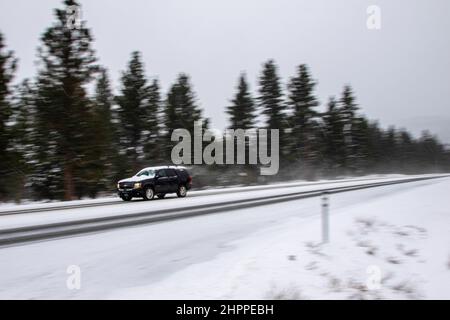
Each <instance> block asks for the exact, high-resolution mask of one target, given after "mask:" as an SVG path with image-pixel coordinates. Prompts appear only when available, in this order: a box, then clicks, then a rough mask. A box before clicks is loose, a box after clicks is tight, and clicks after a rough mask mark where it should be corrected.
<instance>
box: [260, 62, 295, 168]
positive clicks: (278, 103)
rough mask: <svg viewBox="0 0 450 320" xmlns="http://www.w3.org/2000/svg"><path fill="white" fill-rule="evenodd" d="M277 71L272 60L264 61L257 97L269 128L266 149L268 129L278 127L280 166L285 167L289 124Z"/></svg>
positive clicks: (287, 152) (268, 144)
mask: <svg viewBox="0 0 450 320" xmlns="http://www.w3.org/2000/svg"><path fill="white" fill-rule="evenodd" d="M277 73H278V70H277V66H276V64H275V62H274V61H273V60H269V61H267V62H266V63H264V65H263V70H262V72H261V75H260V77H259V96H258V98H257V99H258V106H259V108H260V109H261V112H262V114H263V115H264V116H265V118H266V119H265V122H266V123H265V128H266V129H268V130H269V131H268V135H267V139H268V140H267V141H268V143H267V150H268V151H269V152H270V150H271V149H272V145H271V134H270V130H271V129H278V130H279V131H278V133H279V156H280V167H281V168H285V167H286V162H287V158H288V155H289V152H290V150H289V140H288V136H287V129H288V128H289V124H288V121H287V116H286V114H285V104H284V101H283V92H282V89H281V82H280V78H279V76H278V74H277Z"/></svg>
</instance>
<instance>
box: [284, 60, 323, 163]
mask: <svg viewBox="0 0 450 320" xmlns="http://www.w3.org/2000/svg"><path fill="white" fill-rule="evenodd" d="M315 86H316V82H315V81H314V80H313V79H312V78H311V75H310V73H309V70H308V67H307V66H306V65H304V64H302V65H300V66H299V67H298V70H297V75H296V76H294V77H293V78H291V81H290V82H289V85H288V90H289V93H288V101H287V103H288V105H289V106H290V108H291V109H292V116H291V119H290V124H291V126H292V134H291V138H292V146H291V148H292V149H291V152H290V154H291V155H293V156H294V157H295V158H296V159H298V160H300V161H301V163H302V166H303V167H304V168H307V169H308V170H313V168H312V167H314V165H317V164H315V163H314V162H315V160H317V158H318V149H317V147H318V146H317V141H316V140H317V139H316V134H317V127H316V126H315V124H316V121H315V119H316V117H317V116H318V113H317V111H316V110H315V108H316V107H317V106H318V105H319V103H318V102H317V99H316V97H315V96H314V88H315Z"/></svg>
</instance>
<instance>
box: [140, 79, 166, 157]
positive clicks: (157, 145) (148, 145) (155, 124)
mask: <svg viewBox="0 0 450 320" xmlns="http://www.w3.org/2000/svg"><path fill="white" fill-rule="evenodd" d="M147 90H148V100H147V105H146V114H147V117H146V123H145V125H144V128H145V131H144V138H143V139H144V141H143V145H144V154H145V160H146V161H147V162H148V163H162V162H163V156H162V155H161V152H162V148H161V124H160V122H161V117H160V113H161V94H160V89H159V83H158V80H156V79H154V80H153V81H152V83H151V85H150V86H149V87H148V89H147Z"/></svg>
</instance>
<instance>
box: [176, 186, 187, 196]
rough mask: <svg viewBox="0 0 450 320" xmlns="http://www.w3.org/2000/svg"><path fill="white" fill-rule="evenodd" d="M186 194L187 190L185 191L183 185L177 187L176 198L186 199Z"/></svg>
mask: <svg viewBox="0 0 450 320" xmlns="http://www.w3.org/2000/svg"><path fill="white" fill-rule="evenodd" d="M186 194H187V189H186V186H185V185H183V184H182V185H179V186H178V190H177V196H178V197H179V198H184V197H186Z"/></svg>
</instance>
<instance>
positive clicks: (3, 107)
mask: <svg viewBox="0 0 450 320" xmlns="http://www.w3.org/2000/svg"><path fill="white" fill-rule="evenodd" d="M5 47H6V45H5V44H4V42H3V35H2V34H1V33H0V176H1V177H2V183H0V200H2V199H5V198H6V197H7V196H8V195H9V194H10V193H11V192H12V190H10V189H9V188H8V186H9V184H8V183H9V182H10V181H11V180H12V179H13V176H12V172H11V169H12V168H14V166H15V160H14V158H15V157H14V155H13V152H12V150H11V149H12V148H13V147H14V146H12V145H11V144H10V139H11V131H10V126H9V121H10V119H11V115H12V110H11V81H12V79H13V76H14V73H15V71H16V66H17V60H16V59H15V58H14V55H13V52H12V51H6V50H5Z"/></svg>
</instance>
